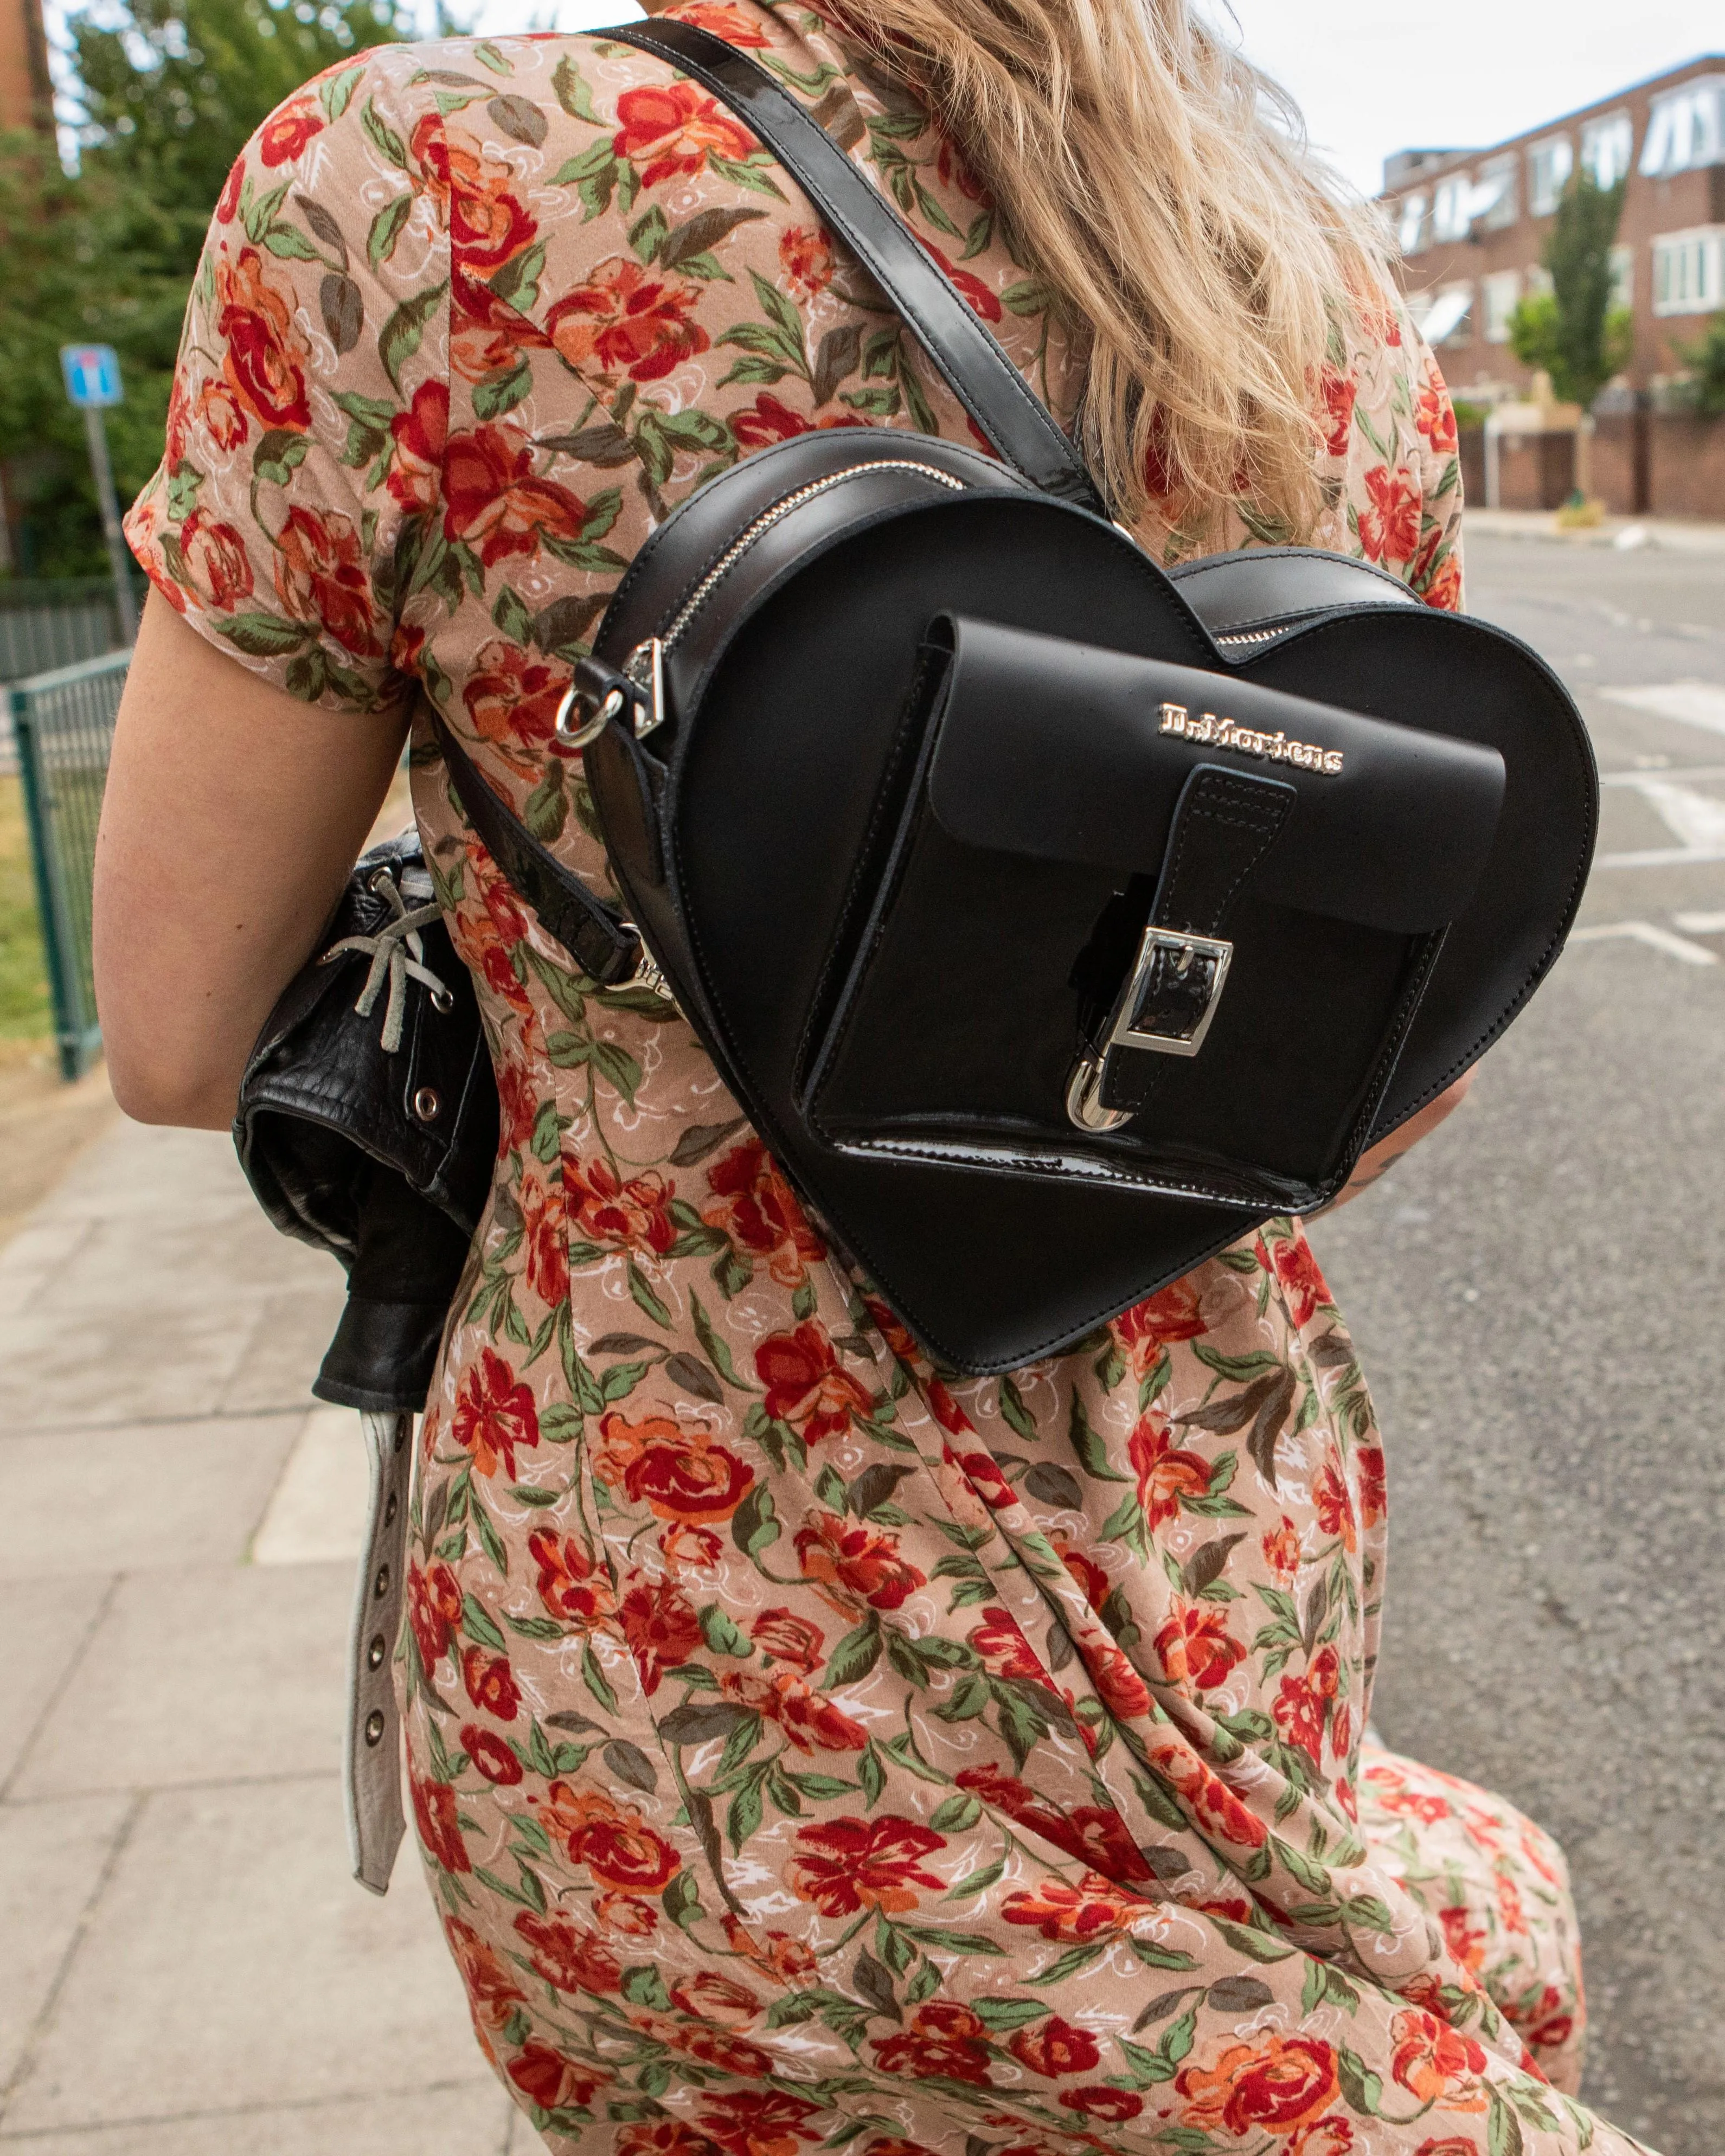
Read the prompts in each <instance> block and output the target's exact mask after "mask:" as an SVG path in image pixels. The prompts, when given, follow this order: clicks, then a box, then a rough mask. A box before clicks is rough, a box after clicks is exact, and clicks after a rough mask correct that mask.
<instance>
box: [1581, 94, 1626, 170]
mask: <svg viewBox="0 0 1725 2156" xmlns="http://www.w3.org/2000/svg"><path fill="white" fill-rule="evenodd" d="M1634 157H1635V121H1633V120H1631V119H1630V116H1629V115H1628V113H1626V112H1613V113H1610V114H1609V115H1607V116H1606V117H1605V118H1604V120H1589V122H1588V123H1587V125H1586V126H1585V127H1584V128H1583V129H1582V131H1581V165H1582V170H1583V171H1584V172H1591V173H1592V174H1593V176H1594V186H1595V187H1615V186H1616V185H1617V182H1619V181H1620V179H1622V178H1623V177H1625V174H1626V173H1627V172H1628V171H1629V168H1630V163H1631V162H1632V161H1633V159H1634Z"/></svg>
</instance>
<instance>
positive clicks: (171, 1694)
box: [13, 1563, 412, 1891]
mask: <svg viewBox="0 0 1725 2156" xmlns="http://www.w3.org/2000/svg"><path fill="white" fill-rule="evenodd" d="M352 1585H353V1568H352V1566H351V1565H345V1564H339V1563H336V1564H304V1565H299V1566H296V1567H295V1568H293V1569H291V1570H275V1571H259V1570H257V1569H256V1568H254V1567H251V1566H249V1565H224V1566H220V1567H217V1568H208V1567H204V1568H198V1569H197V1570H195V1571H189V1570H188V1571H185V1572H178V1573H160V1572H149V1573H133V1574H131V1576H130V1577H128V1578H126V1579H124V1580H122V1581H121V1584H120V1586H119V1588H118V1589H117V1590H116V1594H115V1595H114V1597H113V1599H112V1600H111V1602H110V1604H109V1606H108V1609H107V1612H106V1614H105V1616H104V1618H103V1620H102V1621H101V1623H100V1625H98V1627H97V1628H96V1631H95V1636H94V1637H93V1638H92V1639H91V1640H90V1645H89V1646H88V1648H87V1649H86V1650H85V1654H84V1655H83V1658H82V1660H81V1661H80V1663H79V1666H78V1669H77V1671H76V1673H75V1675H74V1677H73V1679H72V1681H71V1682H70V1683H69V1685H67V1686H65V1688H64V1691H62V1692H61V1694H60V1696H59V1698H58V1699H57V1700H56V1701H55V1702H54V1707H53V1708H52V1710H51V1712H49V1716H48V1717H47V1719H46V1721H45V1722H44V1724H43V1726H42V1727H41V1729H40V1731H39V1734H38V1736H37V1738H36V1740H35V1742H34V1743H33V1744H32V1746H31V1747H30V1750H29V1754H28V1758H26V1760H25V1762H24V1764H23V1770H22V1772H21V1773H20V1774H19V1775H18V1779H17V1781H16V1783H15V1784H14V1787H13V1794H14V1795H15V1796H16V1797H18V1798H20V1799H30V1798H35V1797H49V1796H55V1795H59V1794H65V1793H68V1792H70V1791H73V1790H80V1791H89V1790H96V1789H136V1788H153V1789H165V1788H168V1787H172V1786H173V1785H175V1784H189V1783H208V1782H214V1781H225V1780H235V1781H243V1780H249V1779H261V1778H263V1777H265V1776H275V1775H281V1774H333V1773H335V1772H336V1771H337V1770H338V1769H339V1768H340V1766H341V1727H342V1716H343V1711H344V1706H345V1701H346V1693H345V1691H344V1686H345V1684H346V1681H347V1680H346V1673H345V1671H344V1668H343V1664H344V1661H345V1660H346V1655H347V1609H348V1603H349V1600H350V1599H351V1596H352ZM410 1891H412V1890H410Z"/></svg>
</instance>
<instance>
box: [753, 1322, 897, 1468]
mask: <svg viewBox="0 0 1725 2156" xmlns="http://www.w3.org/2000/svg"><path fill="white" fill-rule="evenodd" d="M755 1375H756V1376H757V1378H759V1379H760V1381H761V1383H762V1384H763V1385H764V1386H765V1387H766V1389H767V1412H768V1414H769V1415H771V1416H772V1418H773V1420H774V1421H775V1422H788V1424H790V1425H791V1427H792V1429H793V1430H795V1431H796V1432H797V1433H798V1435H799V1436H800V1437H801V1438H802V1439H803V1442H804V1444H806V1445H814V1444H817V1443H819V1440H821V1439H822V1438H824V1437H836V1436H838V1435H839V1434H840V1433H841V1432H842V1431H844V1430H848V1429H849V1428H850V1419H851V1417H852V1415H854V1414H856V1415H866V1414H868V1412H869V1410H870V1408H871V1407H872V1406H873V1404H874V1403H873V1401H872V1399H870V1395H869V1392H868V1389H867V1387H866V1386H865V1385H863V1384H862V1383H860V1382H859V1381H858V1380H857V1379H856V1378H854V1377H852V1376H851V1374H850V1372H849V1371H848V1370H846V1369H844V1368H840V1366H839V1358H838V1357H837V1355H836V1354H835V1353H834V1350H833V1343H832V1342H831V1341H830V1340H829V1338H828V1337H827V1333H826V1330H825V1328H824V1327H823V1326H822V1325H821V1324H819V1322H818V1321H816V1320H815V1319H814V1318H807V1319H805V1320H804V1321H803V1323H802V1324H800V1325H799V1326H798V1327H797V1328H796V1330H795V1331H794V1332H776V1333H774V1334H773V1336H772V1337H770V1338H769V1339H767V1340H763V1341H762V1342H761V1345H760V1346H759V1347H757V1349H756V1350H755Z"/></svg>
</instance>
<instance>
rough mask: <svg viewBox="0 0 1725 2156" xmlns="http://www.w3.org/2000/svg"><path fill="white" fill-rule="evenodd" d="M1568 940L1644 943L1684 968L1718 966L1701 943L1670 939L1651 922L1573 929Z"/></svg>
mask: <svg viewBox="0 0 1725 2156" xmlns="http://www.w3.org/2000/svg"><path fill="white" fill-rule="evenodd" d="M1678 917H1679V919H1681V915H1680V916H1678ZM1569 941H1570V942H1572V943H1609V942H1632V943H1645V944H1646V946H1647V947H1648V948H1649V949H1650V950H1653V951H1663V952H1665V954H1666V957H1669V958H1681V960H1682V962H1683V963H1684V964H1685V965H1686V966H1717V964H1718V962H1719V954H1718V952H1717V951H1709V950H1708V949H1707V946H1706V945H1705V944H1704V943H1692V942H1690V941H1689V939H1688V937H1686V936H1674V935H1673V934H1672V933H1671V930H1670V929H1669V928H1661V927H1659V926H1658V924H1657V923H1656V922H1655V921H1611V922H1610V923H1609V924H1608V925H1606V926H1603V927H1598V928H1575V929H1572V930H1571V931H1570V934H1569Z"/></svg>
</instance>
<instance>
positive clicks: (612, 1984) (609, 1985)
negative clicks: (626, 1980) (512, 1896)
mask: <svg viewBox="0 0 1725 2156" xmlns="http://www.w3.org/2000/svg"><path fill="white" fill-rule="evenodd" d="M515 1929H516V1937H517V1938H520V1939H521V1941H522V1942H523V1943H524V1944H525V1945H526V1948H527V1951H528V1953H529V1954H530V1955H531V1958H532V1963H533V1966H534V1968H535V1969H537V1971H538V1972H539V1974H540V1975H541V1976H542V1977H543V1978H544V1979H545V1980H546V1982H547V1984H552V1985H553V1986H554V1987H555V1988H556V1989H557V1990H558V1991H586V1992H590V1993H592V1994H593V1996H594V1997H595V1998H602V1997H603V1996H604V1994H606V1993H608V1992H613V1991H620V1990H621V1989H623V1969H622V1967H621V1965H620V1964H619V1962H618V1959H617V1958H616V1956H615V1955H614V1953H612V1952H611V1949H610V1948H608V1946H607V1945H606V1944H605V1943H604V1942H603V1940H602V1939H601V1938H599V1937H598V1933H594V1932H590V1931H588V1930H585V1929H583V1928H582V1927H581V1926H579V1925H577V1924H575V1923H573V1922H571V1921H570V1919H569V1918H568V1917H562V1916H549V1917H542V1916H538V1915H536V1913H535V1912H533V1911H532V1910H531V1909H523V1910H522V1911H521V1914H520V1915H519V1916H518V1917H516V1920H515Z"/></svg>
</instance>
